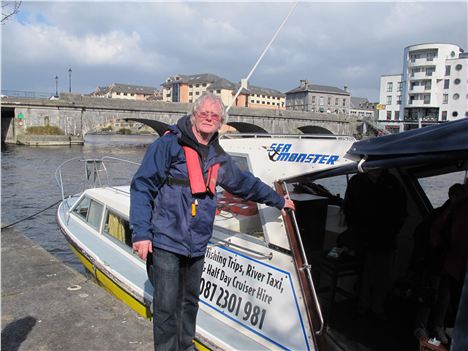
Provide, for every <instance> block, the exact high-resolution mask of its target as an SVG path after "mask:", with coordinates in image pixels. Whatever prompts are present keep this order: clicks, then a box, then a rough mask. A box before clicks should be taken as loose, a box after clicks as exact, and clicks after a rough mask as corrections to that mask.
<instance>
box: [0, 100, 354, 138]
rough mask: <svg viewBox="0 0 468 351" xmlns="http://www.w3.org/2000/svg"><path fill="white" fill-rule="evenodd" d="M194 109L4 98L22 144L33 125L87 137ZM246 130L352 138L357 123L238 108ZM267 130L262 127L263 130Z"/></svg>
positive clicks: (7, 125)
mask: <svg viewBox="0 0 468 351" xmlns="http://www.w3.org/2000/svg"><path fill="white" fill-rule="evenodd" d="M191 107H192V105H191V104H184V103H170V102H162V101H134V100H123V99H106V98H96V97H89V96H82V95H78V94H61V95H60V99H58V100H49V99H28V98H9V97H7V98H2V100H1V121H2V142H4V141H6V142H9V143H16V141H17V138H18V136H19V135H21V134H24V133H25V130H26V129H27V128H28V127H31V126H44V125H51V126H57V127H59V128H61V129H62V130H63V131H64V132H65V134H67V135H70V136H78V137H81V138H82V137H83V135H84V134H86V133H88V132H91V131H95V128H96V126H97V125H98V124H104V123H106V122H109V121H111V120H118V119H126V118H132V119H150V120H156V121H160V122H164V123H167V124H174V123H175V122H176V121H177V119H178V118H179V117H181V116H183V115H185V114H186V113H187V112H188V111H190V109H191ZM228 124H230V125H231V126H233V127H234V128H235V129H237V130H239V131H241V132H249V131H251V132H255V131H259V130H261V129H263V130H264V131H266V132H268V133H276V134H281V133H286V134H288V133H292V134H298V133H315V134H324V133H333V134H337V135H343V134H346V135H350V134H352V133H353V132H354V131H355V126H356V120H355V119H354V118H352V117H349V116H346V115H335V114H327V113H312V112H302V111H292V110H268V109H246V108H232V109H231V110H230V111H229V123H228ZM260 128H261V129H260Z"/></svg>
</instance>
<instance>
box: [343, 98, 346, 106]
mask: <svg viewBox="0 0 468 351" xmlns="http://www.w3.org/2000/svg"><path fill="white" fill-rule="evenodd" d="M343 106H344V107H345V106H346V99H343Z"/></svg>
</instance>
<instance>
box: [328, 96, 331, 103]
mask: <svg viewBox="0 0 468 351" xmlns="http://www.w3.org/2000/svg"><path fill="white" fill-rule="evenodd" d="M328 105H331V97H329V98H328Z"/></svg>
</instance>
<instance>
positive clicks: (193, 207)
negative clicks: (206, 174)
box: [192, 199, 198, 217]
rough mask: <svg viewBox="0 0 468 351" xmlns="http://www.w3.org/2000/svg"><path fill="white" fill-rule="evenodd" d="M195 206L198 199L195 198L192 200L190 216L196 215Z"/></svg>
mask: <svg viewBox="0 0 468 351" xmlns="http://www.w3.org/2000/svg"><path fill="white" fill-rule="evenodd" d="M197 206H198V199H195V200H194V201H193V202H192V217H195V216H196V215H197Z"/></svg>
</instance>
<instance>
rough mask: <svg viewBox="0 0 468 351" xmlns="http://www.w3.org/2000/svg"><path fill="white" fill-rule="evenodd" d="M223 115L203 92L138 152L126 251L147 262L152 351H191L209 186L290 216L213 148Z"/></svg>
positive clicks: (287, 203) (211, 197) (212, 196)
mask: <svg viewBox="0 0 468 351" xmlns="http://www.w3.org/2000/svg"><path fill="white" fill-rule="evenodd" d="M226 120H227V114H226V110H225V108H224V105H223V103H222V101H221V100H220V98H219V97H217V96H215V95H213V94H209V93H205V94H204V95H202V96H201V97H200V98H199V99H198V100H197V101H196V102H195V104H194V107H193V111H192V114H191V115H190V116H185V117H182V118H181V119H180V120H179V121H178V122H177V125H175V126H171V127H170V130H169V132H168V133H166V134H165V135H164V136H162V137H161V138H159V139H158V140H156V141H155V142H154V143H153V144H152V145H151V146H150V147H149V148H148V151H147V152H146V155H145V157H144V159H143V162H142V164H141V166H140V168H139V169H138V171H137V173H136V174H135V176H134V178H133V180H132V184H131V188H130V195H131V203H130V224H131V227H132V229H133V238H132V239H133V249H134V250H135V251H136V252H138V255H139V256H140V257H141V258H142V259H144V260H145V259H146V256H147V255H148V254H152V258H153V281H154V295H153V306H154V315H153V331H154V347H155V350H158V351H166V350H167V351H174V350H193V349H194V346H193V342H192V340H193V338H194V336H195V325H196V316H197V312H198V298H199V294H200V291H199V289H200V279H201V275H202V270H203V263H204V255H205V252H206V247H207V244H208V241H209V240H210V238H211V235H212V231H213V222H214V218H215V211H216V191H215V188H216V185H220V186H222V187H223V188H224V189H226V190H227V191H229V192H230V193H233V194H236V195H239V196H241V197H243V198H246V199H249V200H253V201H256V202H261V203H265V204H267V205H269V206H275V207H277V208H278V209H281V210H282V209H284V208H291V209H294V203H293V202H292V201H291V200H290V199H288V198H282V197H281V196H279V195H278V194H277V193H276V192H275V191H273V190H272V189H271V188H270V187H269V186H268V185H266V184H264V183H263V182H262V181H260V179H258V178H255V177H254V176H253V175H252V174H251V173H249V172H243V171H241V170H240V169H239V168H238V167H237V166H236V164H235V163H234V161H233V160H232V158H231V157H230V156H229V155H228V154H226V153H225V152H224V150H223V149H222V148H221V146H220V145H219V143H218V130H219V129H220V128H221V126H222V124H223V123H226Z"/></svg>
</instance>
